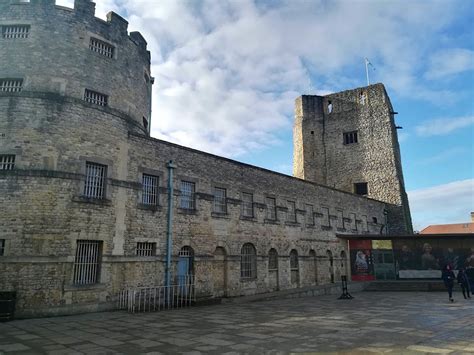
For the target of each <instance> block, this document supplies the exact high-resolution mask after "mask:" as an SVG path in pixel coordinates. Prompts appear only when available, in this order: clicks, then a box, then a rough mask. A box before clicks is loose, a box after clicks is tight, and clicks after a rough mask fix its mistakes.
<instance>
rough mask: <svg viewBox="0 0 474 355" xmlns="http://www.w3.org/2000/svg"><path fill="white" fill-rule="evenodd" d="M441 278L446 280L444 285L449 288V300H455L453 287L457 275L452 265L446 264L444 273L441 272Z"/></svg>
mask: <svg viewBox="0 0 474 355" xmlns="http://www.w3.org/2000/svg"><path fill="white" fill-rule="evenodd" d="M441 278H442V279H443V281H444V285H445V286H446V288H447V289H448V295H449V300H450V301H451V302H454V299H453V287H454V279H455V278H456V276H455V275H454V272H453V270H452V268H451V265H449V264H448V265H446V266H445V267H444V269H443V273H442V274H441Z"/></svg>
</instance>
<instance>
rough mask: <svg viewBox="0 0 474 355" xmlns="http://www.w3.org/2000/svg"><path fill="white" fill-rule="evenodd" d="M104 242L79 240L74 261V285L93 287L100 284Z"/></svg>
mask: <svg viewBox="0 0 474 355" xmlns="http://www.w3.org/2000/svg"><path fill="white" fill-rule="evenodd" d="M101 251H102V241H96V240H78V241H77V249H76V259H75V261H74V280H73V282H74V284H75V285H91V284H95V283H98V282H99V273H100V261H101V260H100V256H101Z"/></svg>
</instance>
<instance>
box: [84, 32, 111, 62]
mask: <svg viewBox="0 0 474 355" xmlns="http://www.w3.org/2000/svg"><path fill="white" fill-rule="evenodd" d="M89 49H90V50H91V51H93V52H96V53H99V54H100V55H103V56H105V57H107V58H113V57H114V46H112V45H110V44H108V43H105V42H104V41H101V40H100V39H97V38H94V37H91V39H90V41H89Z"/></svg>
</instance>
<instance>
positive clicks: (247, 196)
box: [0, 0, 388, 317]
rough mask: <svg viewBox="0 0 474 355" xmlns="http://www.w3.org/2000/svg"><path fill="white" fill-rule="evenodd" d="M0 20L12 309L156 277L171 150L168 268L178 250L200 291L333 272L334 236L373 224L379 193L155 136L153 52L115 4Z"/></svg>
mask: <svg viewBox="0 0 474 355" xmlns="http://www.w3.org/2000/svg"><path fill="white" fill-rule="evenodd" d="M0 27H1V31H2V32H1V37H0V159H1V160H0V291H16V292H17V313H16V315H17V316H19V317H29V316H40V315H55V314H70V313H76V312H84V311H94V310H102V309H111V308H113V306H114V301H115V299H116V297H117V294H118V292H119V291H120V290H122V289H123V288H125V287H127V286H137V285H146V286H151V285H162V284H163V283H164V272H165V270H164V260H165V254H166V225H167V219H166V218H167V212H168V211H167V199H168V193H167V188H166V186H167V183H168V181H167V178H168V174H167V167H166V164H167V163H168V162H169V161H170V160H172V161H173V162H174V163H175V164H176V165H177V168H176V169H175V172H174V173H175V175H174V176H175V177H174V180H173V184H174V188H175V195H174V196H173V197H174V212H175V213H174V219H173V221H172V222H173V224H172V225H173V275H174V276H176V275H177V272H178V260H181V259H182V258H183V257H184V256H183V255H184V254H185V253H183V250H185V251H186V252H187V254H186V255H189V254H190V255H191V256H192V258H188V260H189V261H190V264H189V265H188V269H187V271H186V272H187V273H192V274H194V275H195V277H196V292H197V297H199V298H213V297H233V296H240V295H248V294H255V293H263V292H270V291H273V290H277V289H289V288H296V287H303V286H309V285H316V284H325V283H330V282H334V280H336V281H337V280H338V277H339V276H340V275H341V272H347V270H346V269H347V268H348V267H349V265H348V262H347V260H348V259H347V255H348V252H347V246H346V245H345V244H344V243H342V242H340V240H339V239H337V238H336V233H357V234H364V233H367V234H379V233H380V231H381V230H382V228H383V224H384V223H385V222H384V211H385V210H386V209H387V208H388V207H387V206H388V205H387V204H386V203H385V202H381V201H377V200H374V199H371V198H366V197H362V196H358V195H355V194H352V193H349V192H344V191H340V190H336V189H334V188H331V187H325V186H322V185H321V184H316V183H313V182H309V181H304V180H301V179H298V178H293V177H290V176H286V175H282V174H279V173H275V172H271V171H268V170H265V169H261V168H258V167H254V166H250V165H246V164H242V163H239V162H236V161H232V160H229V159H225V158H221V157H218V156H214V155H211V154H207V153H204V152H200V151H196V150H193V149H189V148H186V147H182V146H178V145H175V144H171V143H167V142H164V141H160V140H157V139H153V138H150V137H149V134H148V130H149V120H150V102H151V85H152V82H153V78H152V77H151V76H150V55H149V52H148V51H147V49H146V42H145V40H144V39H143V37H142V36H141V35H140V34H139V33H137V32H132V33H130V34H128V33H127V22H126V21H125V20H124V19H122V18H121V17H120V16H118V15H116V14H114V13H109V15H108V21H107V22H105V21H102V20H100V19H97V18H95V17H94V3H91V2H89V1H88V0H76V1H75V4H74V9H67V8H63V7H59V6H56V5H55V4H54V2H53V1H51V0H41V1H40V0H31V1H30V2H29V3H24V2H11V1H5V0H0ZM25 32H26V33H27V35H25ZM18 33H20V34H18ZM12 83H13V84H12ZM331 183H332V182H331ZM193 184H194V185H193ZM190 186H192V188H194V190H192V188H190ZM222 193H224V195H222ZM218 196H223V198H220V199H219V198H218ZM272 198H273V199H274V200H272ZM272 201H274V202H275V203H273V202H272ZM293 202H294V204H293ZM244 245H245V247H244ZM252 248H253V249H252ZM252 250H254V251H255V256H253V254H252ZM290 254H291V255H292V262H291V263H290ZM269 255H272V257H273V256H277V257H276V259H275V258H273V259H272V260H273V261H272V260H270V259H271V258H270V257H269ZM275 260H276V263H275ZM181 271H182V270H181Z"/></svg>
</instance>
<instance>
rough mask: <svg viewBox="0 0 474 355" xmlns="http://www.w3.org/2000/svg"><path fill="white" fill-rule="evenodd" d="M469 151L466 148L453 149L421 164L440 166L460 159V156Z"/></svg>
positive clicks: (444, 151)
mask: <svg viewBox="0 0 474 355" xmlns="http://www.w3.org/2000/svg"><path fill="white" fill-rule="evenodd" d="M466 151H467V149H466V148H464V147H452V148H449V149H446V150H443V151H442V152H440V153H438V154H435V155H433V156H431V157H429V158H426V159H424V160H422V161H420V162H419V164H421V165H430V164H439V163H441V162H445V161H447V160H450V159H453V158H456V157H458V156H459V155H460V154H464V153H466Z"/></svg>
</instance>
